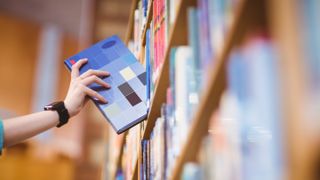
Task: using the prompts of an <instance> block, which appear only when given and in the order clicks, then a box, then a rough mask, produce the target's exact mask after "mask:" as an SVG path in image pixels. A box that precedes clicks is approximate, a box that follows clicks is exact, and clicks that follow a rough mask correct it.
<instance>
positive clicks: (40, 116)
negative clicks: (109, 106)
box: [3, 59, 110, 147]
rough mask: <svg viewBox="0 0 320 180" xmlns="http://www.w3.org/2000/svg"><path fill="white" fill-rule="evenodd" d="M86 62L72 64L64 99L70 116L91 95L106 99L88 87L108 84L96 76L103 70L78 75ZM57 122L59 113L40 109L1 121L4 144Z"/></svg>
mask: <svg viewBox="0 0 320 180" xmlns="http://www.w3.org/2000/svg"><path fill="white" fill-rule="evenodd" d="M86 62H87V59H82V60H79V61H78V62H77V63H76V64H74V65H73V66H72V72H71V82H70V86H69V90H68V93H67V96H66V98H65V100H64V103H65V106H66V108H67V110H68V112H69V115H70V118H71V117H73V116H75V115H77V114H78V113H79V112H80V110H81V109H82V108H83V107H84V105H85V104H86V102H87V101H88V96H91V97H93V98H95V99H98V100H99V101H101V102H103V103H107V101H106V100H105V99H104V98H103V97H102V96H101V95H100V94H98V93H97V92H95V91H93V90H92V89H90V88H88V87H87V86H88V85H90V84H92V83H97V84H100V85H102V86H104V87H105V88H110V86H109V85H108V84H107V83H105V82H104V81H103V80H102V79H100V78H98V76H100V77H101V76H108V75H109V74H108V73H107V72H105V71H97V70H89V71H87V72H85V73H83V74H82V75H81V76H80V75H79V68H80V67H81V66H82V65H83V64H85V63H86ZM58 123H59V115H58V113H57V112H56V111H42V112H38V113H33V114H29V115H25V116H21V117H16V118H12V119H7V120H4V121H3V128H4V146H5V147H8V146H11V145H14V144H16V143H18V142H21V141H23V140H25V139H28V138H30V137H32V136H34V135H37V134H39V133H41V132H43V131H46V130H48V129H50V128H52V127H55V126H56V125H57V124H58Z"/></svg>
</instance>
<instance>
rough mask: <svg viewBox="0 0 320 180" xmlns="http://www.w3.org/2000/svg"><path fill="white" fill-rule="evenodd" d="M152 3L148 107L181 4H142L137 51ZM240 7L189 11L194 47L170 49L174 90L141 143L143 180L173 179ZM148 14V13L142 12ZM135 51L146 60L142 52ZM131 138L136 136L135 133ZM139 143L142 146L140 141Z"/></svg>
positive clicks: (214, 3) (206, 0)
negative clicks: (208, 78) (207, 80)
mask: <svg viewBox="0 0 320 180" xmlns="http://www.w3.org/2000/svg"><path fill="white" fill-rule="evenodd" d="M151 3H153V4H152V6H147V7H153V8H152V11H153V17H152V20H151V22H150V26H149V27H150V28H148V29H147V30H146V44H145V47H144V48H145V51H144V52H145V54H144V57H143V59H144V60H145V61H144V62H145V65H146V70H147V93H148V94H147V97H148V98H149V100H148V102H150V101H151V100H152V96H153V91H154V87H155V84H156V82H157V79H158V77H159V75H160V74H159V73H160V69H161V67H162V64H163V61H164V56H165V53H166V52H165V51H166V48H167V43H168V37H169V32H170V27H171V25H172V23H174V20H175V16H176V10H177V8H178V7H179V3H180V1H171V0H154V1H148V3H139V6H141V4H142V8H138V9H137V10H136V12H137V13H136V14H137V15H139V16H140V17H136V19H137V21H136V22H135V28H134V29H135V40H134V42H133V43H131V45H132V46H133V47H140V48H141V45H142V34H141V32H143V31H144V28H145V27H146V24H145V19H146V18H147V15H148V8H144V6H143V5H144V4H149V5H150V4H151ZM236 3H237V1H236V0H227V1H225V0H199V1H198V3H197V4H198V5H197V6H196V7H190V8H189V9H188V11H187V13H188V14H187V17H188V19H187V22H185V24H186V28H189V31H188V32H189V37H188V39H189V45H186V46H178V47H174V48H172V49H171V50H170V55H169V56H170V58H169V59H170V63H169V64H170V70H169V71H170V75H169V76H170V87H169V88H168V90H167V101H166V102H165V104H164V105H163V107H162V110H161V112H162V115H161V117H159V118H158V119H157V120H156V125H155V127H154V129H153V132H152V134H151V137H150V139H148V140H143V141H142V142H141V143H139V142H138V144H139V145H140V146H141V147H140V148H141V152H142V154H141V157H142V163H141V164H140V165H139V166H140V169H141V172H139V174H140V178H141V179H168V177H169V176H170V175H171V174H172V170H173V167H174V165H175V162H176V159H177V157H178V156H179V154H180V152H181V148H182V146H183V144H184V143H185V141H186V138H187V134H188V129H189V126H190V123H191V120H192V116H193V113H194V110H195V109H196V106H197V104H198V103H199V100H200V94H201V90H202V88H200V87H201V86H202V85H204V84H205V83H204V81H205V77H204V76H205V74H207V73H206V71H210V70H211V69H207V68H208V67H213V66H214V64H213V62H212V59H214V57H215V53H218V49H219V48H220V47H221V46H222V45H223V43H222V42H223V40H224V37H225V35H226V34H227V32H228V29H229V27H230V22H231V21H232V17H233V12H234V9H235V6H236ZM145 9H147V10H146V12H147V13H141V11H143V12H144V10H145ZM141 16H143V18H141ZM213 17H214V18H213ZM136 36H137V37H136ZM214 36H218V37H219V39H220V40H219V41H218V40H215V41H213V40H214V39H215V38H214ZM211 37H212V38H211ZM218 44H219V45H218ZM132 49H133V50H134V51H135V53H136V55H137V56H138V57H141V55H139V53H140V52H143V51H141V49H137V48H132ZM204 49H205V50H204ZM208 52H210V53H208ZM213 52H214V53H213ZM145 124H146V122H143V123H141V125H139V128H140V130H141V131H140V132H139V133H140V134H141V132H143V128H144V126H145ZM128 136H135V135H133V134H132V135H130V133H129V134H128ZM133 139H134V138H133ZM127 143H128V144H131V143H130V142H127ZM134 143H137V142H136V141H135V140H134ZM136 152H137V150H133V151H131V152H130V154H131V153H136ZM127 162H128V161H127ZM127 171H128V170H127ZM129 176H130V175H129Z"/></svg>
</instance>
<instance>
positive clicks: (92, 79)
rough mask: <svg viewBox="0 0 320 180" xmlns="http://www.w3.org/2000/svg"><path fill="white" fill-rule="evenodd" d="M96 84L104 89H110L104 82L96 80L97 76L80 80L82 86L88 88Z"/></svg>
mask: <svg viewBox="0 0 320 180" xmlns="http://www.w3.org/2000/svg"><path fill="white" fill-rule="evenodd" d="M92 83H97V84H99V85H101V86H103V87H105V88H110V85H109V84H107V83H106V82H104V81H103V80H102V79H100V78H98V77H97V76H95V75H93V76H90V77H87V78H85V79H83V80H82V84H83V85H86V86H88V85H89V84H92Z"/></svg>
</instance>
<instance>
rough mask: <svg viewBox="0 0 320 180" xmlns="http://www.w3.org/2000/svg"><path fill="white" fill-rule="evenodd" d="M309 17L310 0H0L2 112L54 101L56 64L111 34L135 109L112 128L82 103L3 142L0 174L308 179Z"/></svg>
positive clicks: (312, 155)
mask: <svg viewBox="0 0 320 180" xmlns="http://www.w3.org/2000/svg"><path fill="white" fill-rule="evenodd" d="M319 18H320V1H318V0H305V1H299V0H281V1H279V0H80V1H79V0H46V1H41V0H3V1H2V2H1V3H0V27H1V28H0V40H1V41H0V82H1V84H2V85H0V117H1V118H2V119H6V118H10V117H14V116H20V115H24V114H28V113H31V112H36V111H41V110H42V107H43V105H45V104H48V103H50V102H53V101H56V100H61V99H63V98H64V97H65V95H66V92H67V90H68V87H69V81H70V78H69V76H70V74H69V72H68V70H67V69H66V68H65V67H64V63H63V62H64V60H66V59H67V58H69V57H73V55H74V54H77V53H78V52H80V51H81V50H83V49H85V48H87V47H90V46H91V45H93V44H95V43H96V42H98V41H101V40H104V39H106V38H108V37H110V36H112V35H118V36H119V37H120V39H121V40H122V41H123V42H124V43H125V45H126V46H127V47H128V49H129V50H130V51H131V52H132V53H133V55H134V56H135V57H136V59H137V60H138V61H139V62H140V63H141V64H142V65H143V66H144V67H145V71H146V73H145V75H146V76H145V83H144V85H145V86H146V94H144V93H142V94H144V95H141V93H137V94H138V95H137V94H136V95H137V97H138V96H139V97H140V98H141V97H145V99H143V98H141V99H143V100H144V102H142V103H144V104H145V105H146V107H147V109H148V110H147V117H146V119H144V120H142V121H141V122H140V123H138V124H136V125H134V126H133V127H131V128H130V129H129V130H127V131H125V132H124V133H121V134H117V133H116V132H115V131H114V129H113V127H112V126H111V125H110V123H109V122H108V120H107V119H106V118H105V117H104V116H103V115H102V113H101V112H100V111H99V110H98V108H97V107H96V106H95V105H94V103H92V102H91V101H90V102H89V103H88V105H87V106H86V107H85V108H84V109H83V110H82V111H81V113H80V114H79V115H78V116H76V117H74V118H72V119H71V120H70V121H69V123H68V124H67V125H66V126H64V127H63V128H54V129H52V130H49V131H47V132H45V133H42V134H40V135H37V136H35V137H34V138H31V139H30V140H27V141H24V142H22V143H20V144H17V145H15V146H12V147H9V148H5V149H4V150H3V152H2V155H1V156H0V179H3V180H20V179H26V180H29V179H30V180H31V179H32V180H38V179H39V180H42V179H49V180H50V179H59V180H72V179H75V180H153V179H154V180H179V179H181V180H319V179H320V21H319ZM110 46H112V45H110ZM108 48H109V47H108ZM120 51H121V50H119V52H120ZM120 53H121V52H120ZM112 55H114V54H112ZM112 55H110V56H112ZM116 55H118V56H119V57H120V55H119V54H116ZM106 57H109V56H106ZM115 59H116V58H115ZM133 59H134V58H133ZM115 69H119V68H118V67H115ZM141 69H142V68H141ZM133 71H134V70H133ZM111 78H114V77H113V76H112V74H111ZM106 79H107V78H106ZM111 81H113V80H111ZM128 81H129V80H128ZM140 81H141V82H142V83H143V81H142V80H141V79H140ZM140 81H139V82H140ZM107 82H109V81H107ZM128 84H130V83H128ZM112 88H119V87H112ZM112 88H111V89H112ZM119 89H120V88H119ZM139 97H138V98H139ZM110 98H113V96H112V97H110ZM107 100H108V99H107ZM109 100H110V101H113V99H109ZM132 106H134V105H132ZM107 108H108V105H106V107H105V109H107ZM119 120H120V119H119ZM121 122H122V121H121Z"/></svg>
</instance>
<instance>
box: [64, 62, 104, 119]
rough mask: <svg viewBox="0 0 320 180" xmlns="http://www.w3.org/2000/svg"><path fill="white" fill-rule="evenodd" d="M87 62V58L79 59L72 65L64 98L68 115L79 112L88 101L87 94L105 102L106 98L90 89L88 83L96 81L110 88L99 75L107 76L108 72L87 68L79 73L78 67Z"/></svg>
mask: <svg viewBox="0 0 320 180" xmlns="http://www.w3.org/2000/svg"><path fill="white" fill-rule="evenodd" d="M87 62H88V59H81V60H79V61H78V62H77V63H75V64H74V65H72V71H71V82H70V86H69V90H68V93H67V96H66V98H65V100H64V103H65V106H66V108H67V109H68V112H69V115H70V117H72V116H75V115H76V114H78V113H79V112H80V110H81V109H82V108H83V107H84V105H85V104H86V102H87V101H88V96H90V97H92V98H94V99H97V100H99V101H100V102H102V103H107V100H106V99H105V98H103V96H101V95H100V94H98V93H97V92H96V91H94V90H92V89H90V88H89V87H88V85H90V84H92V83H97V84H99V85H101V86H103V87H105V88H110V85H108V84H107V83H106V82H104V81H103V80H102V79H100V78H99V77H103V76H109V73H108V72H105V71H99V70H91V69H90V70H88V71H87V72H85V73H83V74H82V75H79V74H80V72H79V69H80V67H81V66H82V65H84V64H85V63H87Z"/></svg>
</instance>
